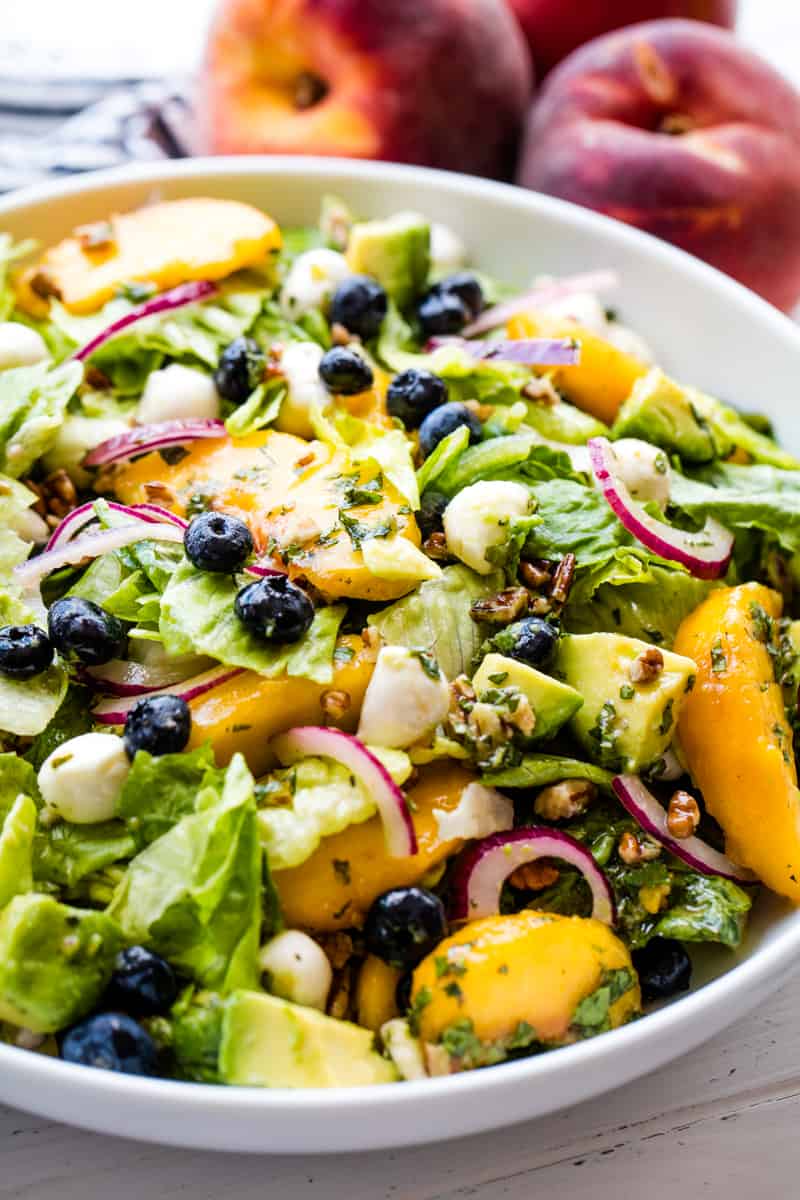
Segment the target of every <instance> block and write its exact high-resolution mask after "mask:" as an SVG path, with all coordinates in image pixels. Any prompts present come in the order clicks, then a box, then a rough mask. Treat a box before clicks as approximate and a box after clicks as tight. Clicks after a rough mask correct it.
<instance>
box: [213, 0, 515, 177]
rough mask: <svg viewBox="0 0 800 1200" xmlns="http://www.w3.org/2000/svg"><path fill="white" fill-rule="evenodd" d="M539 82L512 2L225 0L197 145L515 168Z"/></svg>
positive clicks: (486, 170)
mask: <svg viewBox="0 0 800 1200" xmlns="http://www.w3.org/2000/svg"><path fill="white" fill-rule="evenodd" d="M532 87H533V79H532V71H531V66H530V57H529V54H528V51H527V48H526V46H525V41H524V38H523V36H522V34H521V32H520V30H519V27H518V25H517V22H516V21H515V20H514V17H513V16H512V14H511V13H510V12H509V10H508V8H507V6H506V4H505V0H222V3H221V4H220V6H219V8H218V10H217V13H216V17H215V20H214V22H213V24H212V27H211V30H210V33H209V38H208V44H207V51H206V59H205V65H204V68H203V71H202V76H201V80H200V88H199V94H198V104H197V108H198V126H199V130H200V142H201V148H202V149H203V150H205V151H207V152H211V153H215V154H324V155H336V154H338V155H345V156H349V157H351V158H377V159H389V160H393V161H395V162H407V163H419V164H423V165H426V166H433V167H446V168H449V169H451V170H455V171H471V172H474V173H476V174H479V175H490V176H505V177H508V176H509V175H510V174H511V172H512V171H513V166H514V160H515V156H516V150H517V146H518V142H519V135H520V132H521V129H522V124H523V121H524V117H525V110H526V106H527V103H528V101H529V99H530V95H531V91H532Z"/></svg>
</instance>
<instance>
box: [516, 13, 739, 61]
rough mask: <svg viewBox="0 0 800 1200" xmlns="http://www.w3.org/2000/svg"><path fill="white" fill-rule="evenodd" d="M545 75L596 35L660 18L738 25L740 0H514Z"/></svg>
mask: <svg viewBox="0 0 800 1200" xmlns="http://www.w3.org/2000/svg"><path fill="white" fill-rule="evenodd" d="M508 3H509V4H510V5H511V7H512V8H513V10H514V12H515V13H516V15H517V20H518V21H519V23H520V25H521V26H522V32H523V33H524V34H525V37H526V38H527V39H528V45H529V46H530V49H531V54H532V55H533V61H534V63H535V65H536V74H537V76H538V77H539V78H540V79H541V78H542V76H544V75H545V74H546V72H547V71H549V70H550V68H551V67H554V66H555V65H556V63H559V62H561V59H562V58H566V57H567V55H568V54H570V53H571V52H572V51H573V50H575V49H577V47H578V46H582V45H583V43H584V42H589V41H591V39H592V38H596V37H600V36H601V34H603V33H609V32H610V31H611V30H612V29H621V28H622V26H623V25H633V24H634V23H635V22H637V21H651V20H656V19H657V18H659V17H691V18H692V19H693V20H695V21H711V22H712V24H714V25H725V26H727V27H728V28H729V29H731V28H733V25H734V23H735V21H736V5H737V0H579V2H578V3H575V2H573V3H572V4H568V3H565V2H564V0H508Z"/></svg>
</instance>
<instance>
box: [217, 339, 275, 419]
mask: <svg viewBox="0 0 800 1200" xmlns="http://www.w3.org/2000/svg"><path fill="white" fill-rule="evenodd" d="M266 361H267V359H266V355H265V354H264V351H263V350H262V349H261V347H260V346H259V344H258V342H255V341H253V339H252V338H251V337H238V338H235V339H234V341H232V342H231V344H230V345H229V346H226V347H225V349H224V350H223V351H222V354H221V355H220V358H219V363H218V364H217V369H216V371H215V372H214V383H215V384H216V387H217V391H218V392H219V394H220V396H222V399H223V400H227V401H228V403H229V404H236V405H239V404H244V402H245V400H246V399H247V397H248V396H249V395H250V393H251V392H252V391H254V390H255V388H257V387H258V385H259V383H260V382H261V380H262V378H263V376H264V367H265V365H266Z"/></svg>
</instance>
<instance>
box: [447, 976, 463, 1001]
mask: <svg viewBox="0 0 800 1200" xmlns="http://www.w3.org/2000/svg"><path fill="white" fill-rule="evenodd" d="M444 991H445V995H447V996H452V997H453V999H454V1000H457V1001H458V1003H459V1004H461V1002H462V1000H463V999H464V993H463V992H462V990H461V987H460V985H459V984H458V983H456V981H455V979H453V980H451V982H450V983H446V984H445V986H444Z"/></svg>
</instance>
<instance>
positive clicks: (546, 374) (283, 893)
mask: <svg viewBox="0 0 800 1200" xmlns="http://www.w3.org/2000/svg"><path fill="white" fill-rule="evenodd" d="M536 265H537V264H536V263H535V262H531V263H529V264H528V270H529V271H530V272H534V271H535V269H536ZM616 283H617V280H616V278H615V276H614V274H613V273H612V272H609V271H602V272H591V273H586V274H583V275H579V276H572V277H565V278H553V277H545V276H542V275H539V276H535V277H534V278H533V280H532V282H531V283H530V286H529V287H527V288H526V289H525V290H524V291H521V290H520V289H519V287H517V288H516V289H515V288H514V287H511V286H509V285H508V284H507V283H505V282H503V281H499V280H496V279H494V278H493V277H492V276H491V275H489V274H487V273H485V272H484V271H483V270H481V269H478V268H477V267H476V266H473V265H471V264H470V262H469V250H468V247H465V246H464V245H463V244H462V243H461V241H460V239H459V238H458V237H457V236H456V234H455V233H454V231H453V230H450V229H449V228H445V227H444V226H442V225H439V224H437V223H435V222H430V221H429V220H428V219H427V218H426V217H425V215H424V214H418V213H411V212H403V213H394V214H388V215H386V216H383V217H381V218H379V219H371V220H367V219H363V218H362V216H361V215H360V214H359V213H357V212H352V211H351V210H350V209H349V208H348V206H347V205H346V204H344V203H343V202H342V201H341V200H339V199H337V198H335V197H329V198H327V199H326V200H325V202H324V204H323V208H322V213H321V217H320V221H319V224H318V225H317V226H316V227H314V228H299V229H296V228H291V227H290V228H283V229H282V228H280V227H279V226H278V225H277V224H276V222H275V221H273V220H272V219H271V218H270V217H269V216H268V215H266V214H265V213H262V212H260V211H258V210H257V209H255V208H253V207H251V206H249V205H245V204H239V203H236V202H234V201H222V200H215V199H209V198H204V197H195V198H189V199H186V200H180V201H171V202H165V203H163V204H158V205H154V206H152V207H149V208H144V209H141V210H138V211H137V212H132V213H126V214H121V215H118V214H109V216H108V219H107V220H104V221H100V222H94V223H93V224H91V225H85V226H83V227H80V228H78V229H76V230H75V231H74V233H73V235H71V236H70V237H69V238H67V239H65V240H64V241H63V242H61V243H60V244H58V245H56V246H52V247H47V248H44V249H42V248H41V247H37V246H34V245H33V244H30V243H25V244H21V245H20V244H14V242H13V241H12V239H11V238H10V237H7V236H3V235H0V1038H2V1040H3V1041H4V1042H6V1043H7V1044H8V1045H10V1046H15V1047H19V1048H23V1049H25V1050H27V1051H33V1052H38V1053H44V1054H50V1055H55V1056H60V1057H62V1058H63V1059H65V1060H66V1061H68V1062H71V1063H79V1064H83V1065H86V1066H93V1067H96V1068H105V1069H109V1070H115V1071H120V1072H123V1073H128V1074H133V1075H155V1076H163V1077H167V1078H172V1079H179V1080H185V1081H189V1082H202V1083H214V1084H222V1085H237V1084H239V1085H251V1086H263V1087H291V1088H298V1087H337V1086H356V1085H367V1084H377V1083H391V1082H398V1081H402V1080H409V1079H424V1078H427V1077H429V1076H433V1075H441V1074H450V1073H454V1072H458V1071H463V1070H469V1069H474V1068H481V1067H487V1066H491V1065H494V1064H497V1063H501V1062H503V1061H506V1060H508V1059H512V1058H519V1057H521V1056H526V1055H533V1054H540V1053H543V1052H546V1051H548V1050H551V1049H553V1048H555V1047H558V1046H563V1045H566V1044H570V1043H573V1042H575V1041H578V1040H580V1039H583V1038H587V1037H590V1036H594V1035H596V1034H599V1033H604V1032H607V1031H610V1030H613V1029H615V1028H617V1027H619V1026H621V1025H623V1024H624V1023H626V1022H628V1021H630V1020H634V1019H637V1018H639V1017H640V1016H641V1015H642V1014H643V1013H644V1012H647V1011H648V1010H649V1009H650V1008H651V1007H652V1005H653V1004H655V1003H659V1002H661V1001H663V1000H665V999H667V998H669V997H672V996H676V995H679V994H680V993H682V992H684V991H686V990H687V989H688V988H689V986H690V983H691V975H692V960H691V957H690V954H689V950H692V951H693V952H695V949H696V948H697V947H698V946H699V945H700V944H701V943H720V944H721V945H722V946H724V947H727V948H728V949H729V950H730V951H734V950H736V949H737V948H738V947H740V946H741V945H742V941H743V938H744V936H745V933H746V927H747V920H748V913H749V911H750V908H751V905H752V903H753V902H754V899H755V898H756V895H757V892H758V889H759V887H760V886H765V887H767V888H769V889H771V890H772V891H774V892H777V893H778V894H779V895H782V896H784V897H786V898H788V899H789V900H791V901H792V902H794V903H797V902H800V817H799V814H800V793H798V788H797V772H796V765H795V753H794V735H795V728H796V725H797V721H796V714H797V686H798V682H800V673H798V668H797V659H798V654H800V621H795V620H794V619H793V618H794V616H795V612H796V610H797V608H798V601H797V595H798V587H800V462H798V461H797V460H795V459H794V458H793V457H792V456H791V455H790V454H788V453H787V452H786V451H785V450H783V449H782V448H781V447H780V446H779V445H778V443H777V442H776V441H775V440H774V437H773V435H772V431H771V429H770V426H769V423H768V422H767V421H766V420H765V419H764V418H762V417H759V416H757V415H750V414H748V413H745V412H743V411H739V410H736V409H734V408H732V407H730V406H728V405H726V404H723V403H722V402H721V401H719V400H718V399H716V398H714V397H712V396H710V395H708V394H706V393H705V392H702V391H701V390H699V389H698V388H696V387H694V386H692V383H691V381H685V380H678V379H674V378H673V377H672V376H670V375H669V374H667V373H666V372H665V370H664V369H662V368H663V366H665V365H666V363H667V360H668V356H669V347H668V346H667V347H657V348H655V347H654V348H651V347H649V346H648V345H646V344H645V342H644V341H643V340H642V339H641V337H639V336H638V335H637V334H636V333H635V332H634V330H633V329H631V328H629V327H628V326H627V325H626V324H625V323H624V322H623V319H622V317H621V316H620V315H619V314H618V313H617V311H616V308H615V299H614V287H615V285H616ZM657 352H658V353H661V352H663V353H664V355H665V356H666V358H665V363H664V364H662V363H661V362H660V361H658V360H657ZM738 399H739V400H740V401H742V402H743V403H744V404H746V403H747V401H748V397H739V398H738ZM756 400H757V398H756ZM731 961H732V962H733V958H732V960H731Z"/></svg>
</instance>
